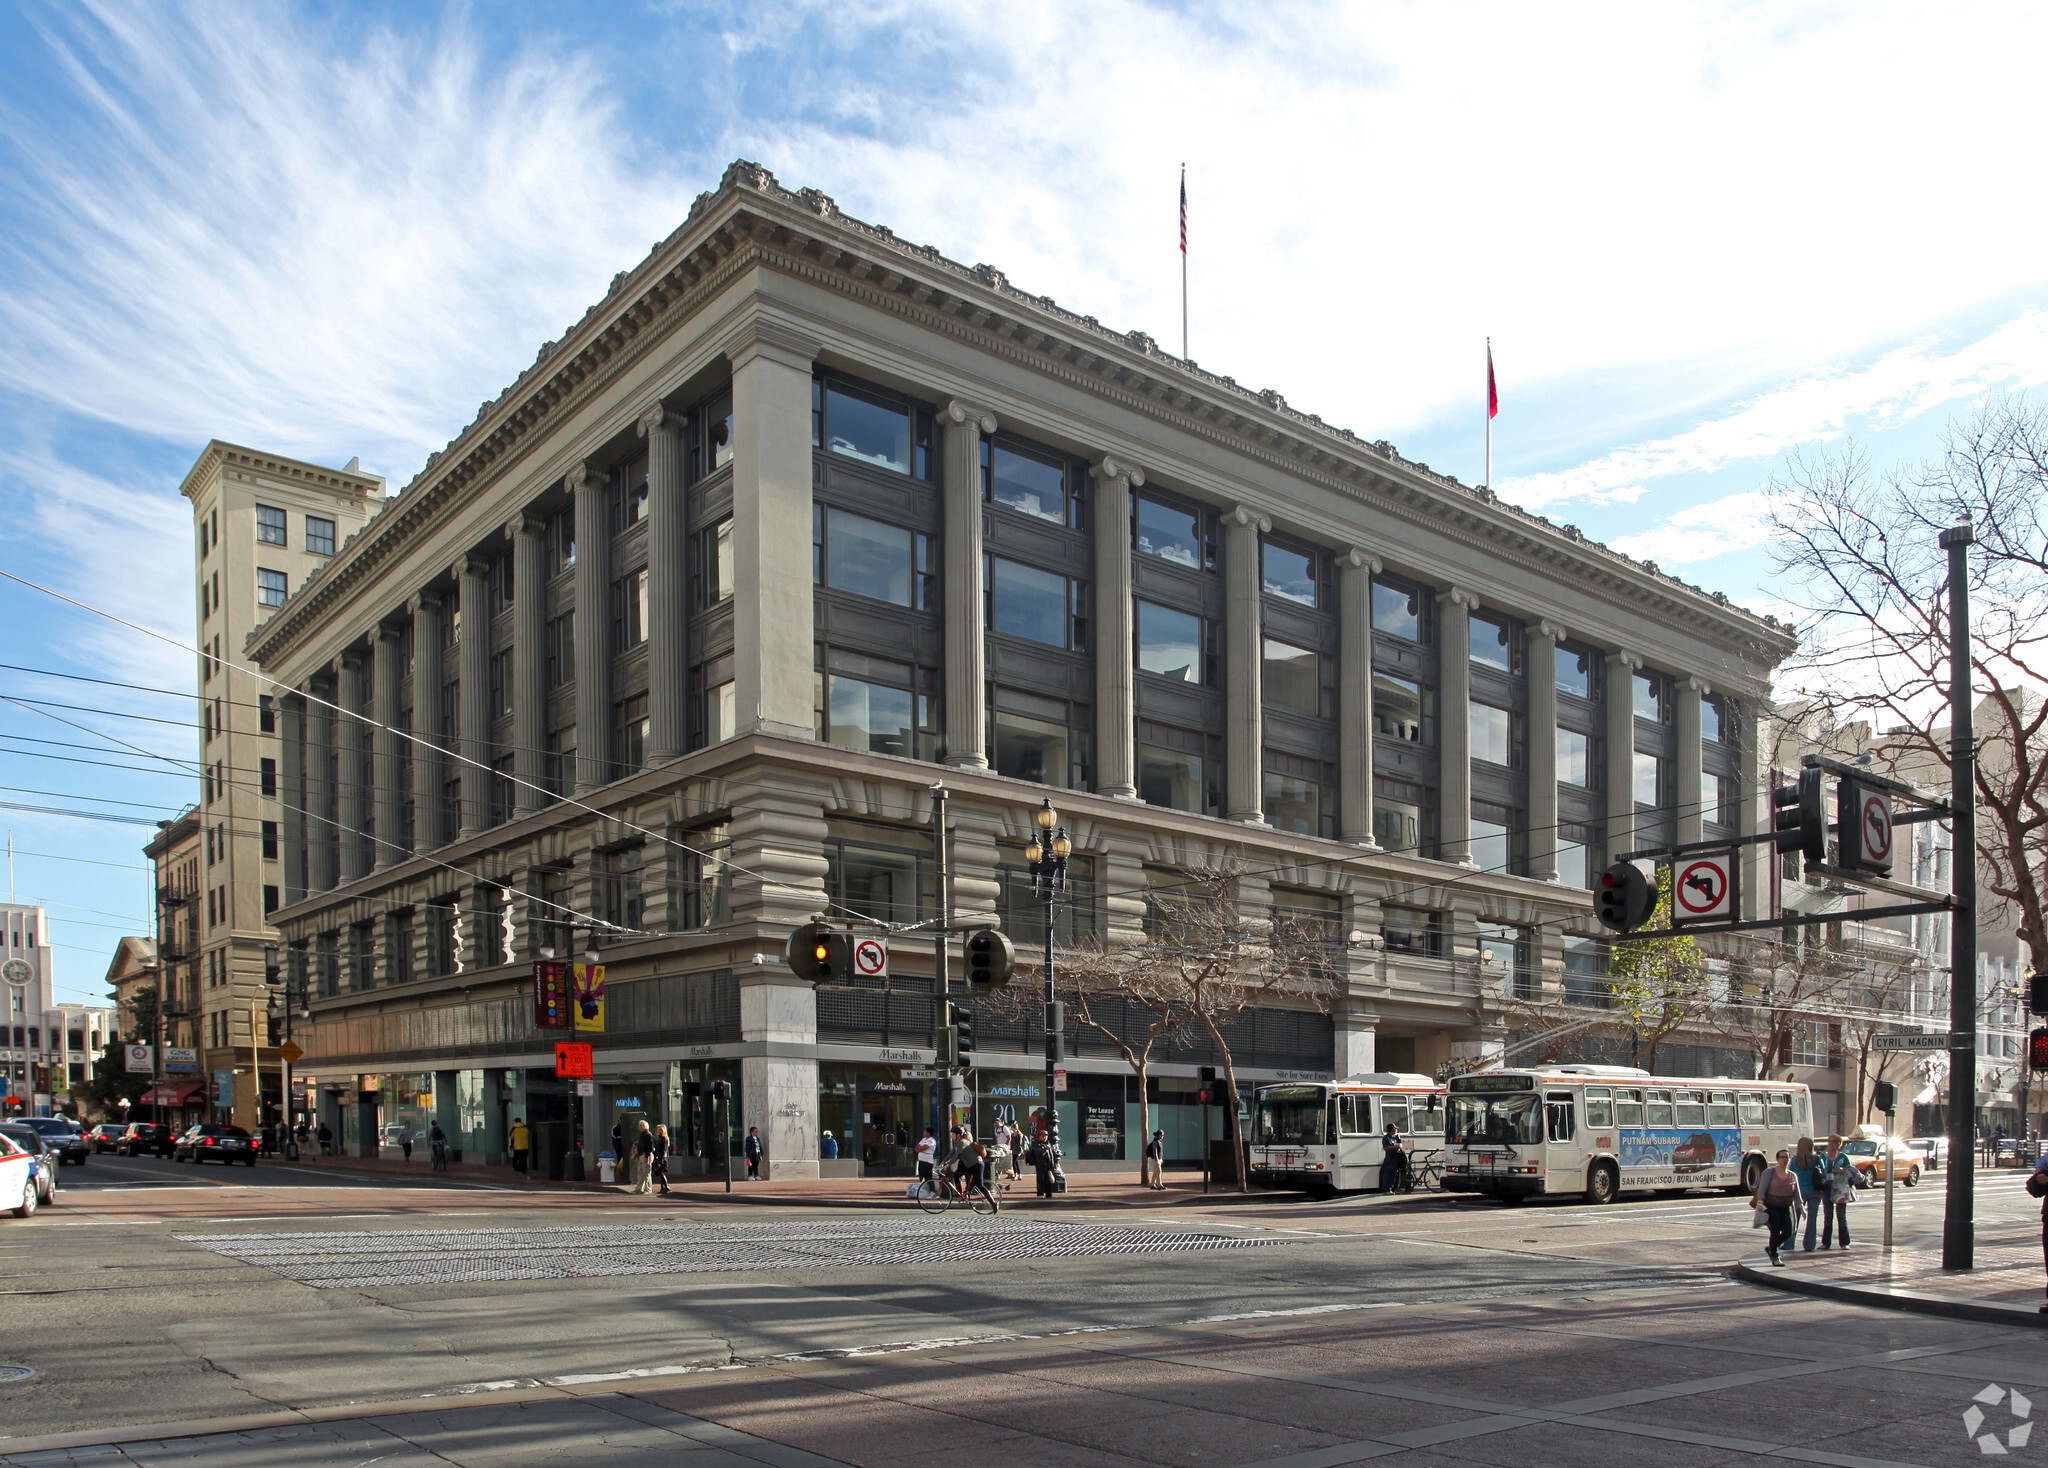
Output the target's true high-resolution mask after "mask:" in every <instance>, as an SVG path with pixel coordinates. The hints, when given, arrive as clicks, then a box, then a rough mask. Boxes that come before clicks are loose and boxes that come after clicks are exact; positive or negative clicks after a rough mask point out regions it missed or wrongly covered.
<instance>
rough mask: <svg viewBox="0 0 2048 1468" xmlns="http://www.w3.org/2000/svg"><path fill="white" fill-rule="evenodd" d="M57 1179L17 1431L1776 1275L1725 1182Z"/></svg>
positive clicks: (1997, 1196)
mask: <svg viewBox="0 0 2048 1468" xmlns="http://www.w3.org/2000/svg"><path fill="white" fill-rule="evenodd" d="M63 1183H64V1185H63V1187H62V1189H61V1190H60V1193H59V1202H58V1204H57V1205H56V1206H55V1207H52V1208H49V1209H45V1210H44V1211H42V1212H41V1213H39V1214H38V1215H37V1217H36V1218H35V1219H33V1220H30V1221H27V1222H17V1221H11V1220H9V1221H6V1222H5V1223H4V1225H0V1299H4V1304H0V1365H7V1364H13V1365H22V1366H28V1367H31V1368H33V1369H34V1370H35V1372H36V1375H35V1376H34V1377H32V1378H29V1379H27V1380H25V1381H22V1382H18V1383H15V1384H12V1385H0V1424H4V1426H0V1432H4V1434H6V1436H9V1437H21V1436H27V1435H33V1434H38V1433H50V1432H63V1431H70V1430H75V1429H79V1428H83V1427H98V1426H108V1425H116V1424H123V1423H137V1422H166V1421H174V1420H190V1419H199V1418H213V1417H220V1416H231V1415H236V1414H243V1413H251V1412H261V1411H264V1410H267V1409H271V1408H274V1407H279V1406H283V1407H292V1408H335V1407H340V1406H342V1405H344V1404H349V1403H372V1402H397V1401H406V1400H411V1399H415V1398H420V1397H428V1396H453V1397H456V1398H459V1399H465V1400H476V1399H483V1398H486V1397H488V1396H489V1394H491V1393H493V1392H508V1391H517V1390H520V1389H524V1388H531V1387H535V1386H538V1385H542V1384H550V1383H552V1384H556V1385H562V1384H568V1385H578V1384H588V1383H590V1382H592V1381H603V1380H632V1379H634V1378H636V1377H638V1376H641V1375H645V1374H651V1373H662V1372H669V1371H675V1370H677V1369H682V1368H703V1367H728V1366H733V1365H741V1364H746V1363H761V1362H770V1361H777V1360H786V1359H790V1358H802V1357H820V1356H830V1355H833V1354H835V1353H838V1354H843V1353H864V1352H878V1351H884V1350H903V1349H909V1348H927V1349H928V1348H930V1347H932V1346H934V1345H937V1344H944V1343H950V1344H953V1345H960V1344H962V1343H983V1344H984V1345H987V1346H993V1345H995V1344H997V1343H1001V1342H1004V1341H1014V1340H1017V1339H1020V1338H1023V1339H1031V1340H1040V1341H1043V1340H1048V1339H1052V1340H1057V1339H1062V1338H1066V1337H1069V1336H1073V1335H1075V1333H1084V1334H1086V1335H1094V1334H1096V1333H1101V1332H1110V1331H1127V1330H1133V1329H1137V1330H1162V1329H1179V1328H1203V1327H1202V1326H1201V1323H1204V1322H1210V1323H1213V1322H1216V1321H1218V1320H1233V1319H1246V1318H1272V1319H1280V1318H1312V1317H1313V1315H1314V1314H1315V1313H1316V1312H1322V1311H1341V1312H1347V1313H1348V1314H1351V1315H1355V1314H1356V1312H1361V1311H1364V1312H1370V1311H1375V1310H1394V1309H1413V1308H1416V1307H1432V1306H1436V1307H1446V1308H1454V1307H1458V1306H1461V1305H1469V1304H1472V1303H1474V1302H1488V1301H1553V1302H1554V1301H1570V1300H1583V1299H1587V1298H1590V1297H1592V1296H1595V1295H1598V1296H1599V1297H1600V1298H1602V1299H1613V1298H1621V1299H1627V1298H1630V1297H1631V1295H1634V1296H1636V1297H1639V1298H1641V1299H1643V1300H1645V1301H1650V1300H1662V1299H1666V1298H1669V1297H1670V1295H1671V1292H1673V1291H1683V1290H1713V1291H1716V1292H1718V1293H1717V1296H1716V1298H1717V1299H1721V1300H1723V1301H1725V1302H1728V1304H1729V1305H1730V1308H1756V1309H1768V1308H1770V1303H1771V1302H1768V1301H1763V1300H1761V1299H1759V1298H1755V1297H1758V1296H1760V1292H1755V1291H1751V1290H1749V1289H1748V1288H1747V1287H1739V1286H1734V1285H1730V1284H1728V1283H1726V1281H1725V1269H1726V1266H1727V1264H1728V1262H1729V1261H1730V1260H1731V1259H1732V1258H1734V1257H1735V1256H1736V1255H1737V1254H1740V1253H1744V1252H1748V1251H1750V1250H1751V1249H1753V1248H1754V1238H1753V1237H1752V1235H1751V1233H1750V1231H1749V1229H1748V1221H1749V1220H1748V1211H1747V1209H1746V1207H1744V1206H1743V1204H1742V1202H1741V1201H1740V1200H1737V1199H1730V1198H1727V1197H1725V1196H1723V1195H1719V1194H1691V1195H1686V1196H1682V1197H1676V1198H1643V1199H1632V1200H1627V1201H1624V1202H1622V1203H1620V1204H1617V1205H1615V1206H1612V1207H1608V1208H1594V1207H1590V1206H1587V1205H1585V1204H1583V1203H1575V1202H1564V1201H1558V1202H1537V1203H1533V1204H1529V1205H1525V1206H1523V1207H1520V1208H1504V1207H1501V1206H1499V1205H1496V1204H1492V1203H1489V1202H1484V1201H1478V1200H1468V1199H1453V1198H1444V1197H1422V1198H1396V1199H1384V1200H1383V1199H1378V1198H1367V1199H1338V1200H1333V1201H1331V1202H1327V1203H1309V1202H1303V1201H1291V1200H1280V1199H1274V1200H1268V1201H1263V1202H1259V1203H1253V1204H1236V1205H1230V1206H1224V1207H1216V1208H1212V1209H1208V1210H1193V1209H1188V1208H1172V1209H1164V1208H1162V1209H1158V1210H1148V1209H1138V1210H1121V1211H1118V1212H1115V1213H1105V1212H1090V1213H1082V1212H1076V1213H1074V1214H1071V1215H1066V1216H1062V1217H1058V1218H1048V1216H1047V1215H1045V1214H1032V1215H1028V1216H1026V1215H1017V1216H1014V1217H1013V1216H1010V1215H1005V1216H1004V1218H1003V1219H1000V1220H997V1221H995V1222H993V1223H990V1222H986V1221H983V1220H979V1219H976V1218H974V1217H972V1216H970V1215H967V1214H964V1213H955V1214H949V1215H947V1216H945V1217H943V1218H939V1219H927V1218H925V1217H924V1216H923V1215H922V1214H917V1213H914V1212H911V1211H909V1210H907V1209H905V1210H900V1211H899V1210H893V1209H892V1210H886V1211H885V1210H843V1211H842V1210H823V1209H768V1208H758V1207H756V1208H749V1207H746V1206H744V1205H740V1206H735V1207H733V1208H730V1209H727V1208H716V1209H709V1208H691V1209H675V1208H668V1207H665V1206H663V1205H661V1204H660V1203H658V1202H657V1201H655V1200H652V1199H642V1198H630V1199H629V1198H627V1197H624V1196H621V1195H607V1194H589V1193H580V1194H565V1193H560V1192H556V1193H548V1194H543V1193H537V1192H533V1191H529V1190H519V1189H507V1188H501V1187H495V1186H491V1185H481V1184H437V1183H436V1182H434V1181H433V1179H432V1178H431V1175H422V1176H421V1177H420V1178H417V1179H403V1180H398V1181H394V1180H392V1179H389V1178H386V1177H383V1176H378V1175H356V1176H351V1175H348V1174H343V1173H324V1174H315V1175H312V1176H309V1175H308V1174H307V1172H306V1171H305V1170H303V1169H285V1168H277V1167H270V1166H264V1165H259V1166H257V1167H255V1168H245V1167H239V1166H237V1167H221V1168H218V1169H213V1168H194V1167H193V1166H191V1165H189V1164H172V1163H170V1162H167V1161H162V1160H159V1159H155V1158H135V1159H129V1158H113V1157H107V1156H101V1157H96V1158H94V1159H93V1161H92V1162H91V1163H90V1164H88V1165H86V1166H85V1167H73V1168H70V1169H68V1170H67V1171H66V1173H65V1175H64V1179H63ZM1979 1198H1980V1204H1979V1207H1980V1216H1982V1217H1986V1218H1989V1217H1992V1216H1994V1215H1995V1216H2000V1217H2003V1216H2006V1215H2007V1214H2013V1215H2015V1216H2018V1215H2030V1214H2031V1213H2032V1211H2033V1210H2034V1209H2035V1208H2036V1207H2037V1206H2038V1205H2036V1204H2034V1203H2032V1202H2031V1200H2028V1199H2026V1198H2025V1196H2024V1194H2023V1193H2022V1192H2021V1191H2020V1189H2019V1187H2018V1185H2017V1182H2016V1181H2015V1179H2014V1178H2013V1177H2012V1175H2010V1174H1993V1175H1991V1176H1988V1177H1986V1178H1983V1179H1981V1180H1980V1184H1979ZM1898 1200H1899V1211H1898V1215H1897V1220H1896V1225H1897V1231H1898V1236H1899V1237H1900V1238H1901V1239H1902V1240H1904V1239H1908V1238H1911V1237H1914V1236H1916V1235H1922V1234H1927V1233H1931V1232H1938V1230H1939V1227H1940V1217H1941V1206H1942V1195H1941V1191H1940V1189H1939V1188H1938V1187H1929V1186H1925V1185H1923V1186H1922V1187H1920V1188H1918V1189H1912V1190H1906V1189H1901V1190H1900V1191H1899V1193H1898ZM1874 1202H1875V1195H1865V1201H1864V1202H1862V1203H1859V1204H1858V1205H1857V1207H1856V1208H1855V1209H1854V1210H1853V1211H1852V1216H1853V1219H1854V1226H1855V1227H1856V1229H1857V1230H1858V1243H1859V1246H1873V1245H1875V1243H1876V1241H1877V1233H1878V1227H1879V1219H1880V1216H1881V1209H1880V1207H1877V1206H1872V1205H1873V1203H1874ZM363 1281H367V1282H363ZM1753 1300H1754V1303H1751V1302H1752V1301H1753ZM1357 1318H1363V1317H1362V1316H1359V1317H1357ZM4 1445H5V1444H4V1439H0V1449H4Z"/></svg>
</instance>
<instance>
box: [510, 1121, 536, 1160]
mask: <svg viewBox="0 0 2048 1468" xmlns="http://www.w3.org/2000/svg"><path fill="white" fill-rule="evenodd" d="M506 1140H507V1141H509V1142H510V1143H511V1144H512V1170H513V1171H514V1172H521V1173H523V1172H525V1171H526V1154H527V1153H528V1151H530V1150H531V1149H532V1146H533V1133H532V1132H530V1131H528V1130H527V1129H526V1119H525V1118H524V1117H519V1116H515V1117H513V1118H512V1133H511V1135H510V1136H509V1137H508V1138H506Z"/></svg>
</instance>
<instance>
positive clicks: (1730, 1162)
mask: <svg viewBox="0 0 2048 1468" xmlns="http://www.w3.org/2000/svg"><path fill="white" fill-rule="evenodd" d="M1620 1141H1621V1165H1622V1166H1623V1167H1657V1168H1664V1169H1666V1170H1668V1171H1671V1172H1703V1171H1705V1170H1706V1169H1707V1168H1710V1167H1716V1166H1719V1167H1732V1166H1734V1165H1735V1164H1736V1163H1738V1162H1740V1161H1741V1160H1742V1133H1741V1132H1740V1131H1739V1130H1738V1129H1736V1128H1735V1127H1732V1126H1728V1127H1718V1126H1717V1127H1663V1126H1625V1127H1623V1128H1621V1137H1620Z"/></svg>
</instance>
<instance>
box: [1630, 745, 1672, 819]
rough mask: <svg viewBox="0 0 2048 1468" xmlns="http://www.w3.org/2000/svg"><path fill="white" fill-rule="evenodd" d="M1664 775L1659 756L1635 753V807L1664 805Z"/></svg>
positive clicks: (1640, 752) (1661, 760)
mask: <svg viewBox="0 0 2048 1468" xmlns="http://www.w3.org/2000/svg"><path fill="white" fill-rule="evenodd" d="M1664 796H1665V775H1664V759H1663V757H1662V756H1660V755H1654V754H1647V753H1645V752H1644V751H1642V750H1640V749H1639V750H1637V751H1636V752H1635V803H1636V804H1637V805H1655V806H1661V805H1662V804H1664Z"/></svg>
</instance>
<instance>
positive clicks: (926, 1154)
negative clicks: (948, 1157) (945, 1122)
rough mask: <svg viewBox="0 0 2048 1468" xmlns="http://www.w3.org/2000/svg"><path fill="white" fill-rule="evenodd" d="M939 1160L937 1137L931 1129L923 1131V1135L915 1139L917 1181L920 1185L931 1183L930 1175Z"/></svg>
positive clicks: (927, 1128)
mask: <svg viewBox="0 0 2048 1468" xmlns="http://www.w3.org/2000/svg"><path fill="white" fill-rule="evenodd" d="M938 1160H939V1137H938V1133H937V1132H936V1131H934V1130H933V1129H932V1128H931V1127H926V1128H925V1129H924V1135H923V1136H921V1137H919V1138H918V1139H917V1180H918V1181H919V1182H920V1183H928V1182H931V1181H932V1174H933V1172H934V1171H935V1169H936V1166H937V1163H938Z"/></svg>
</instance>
